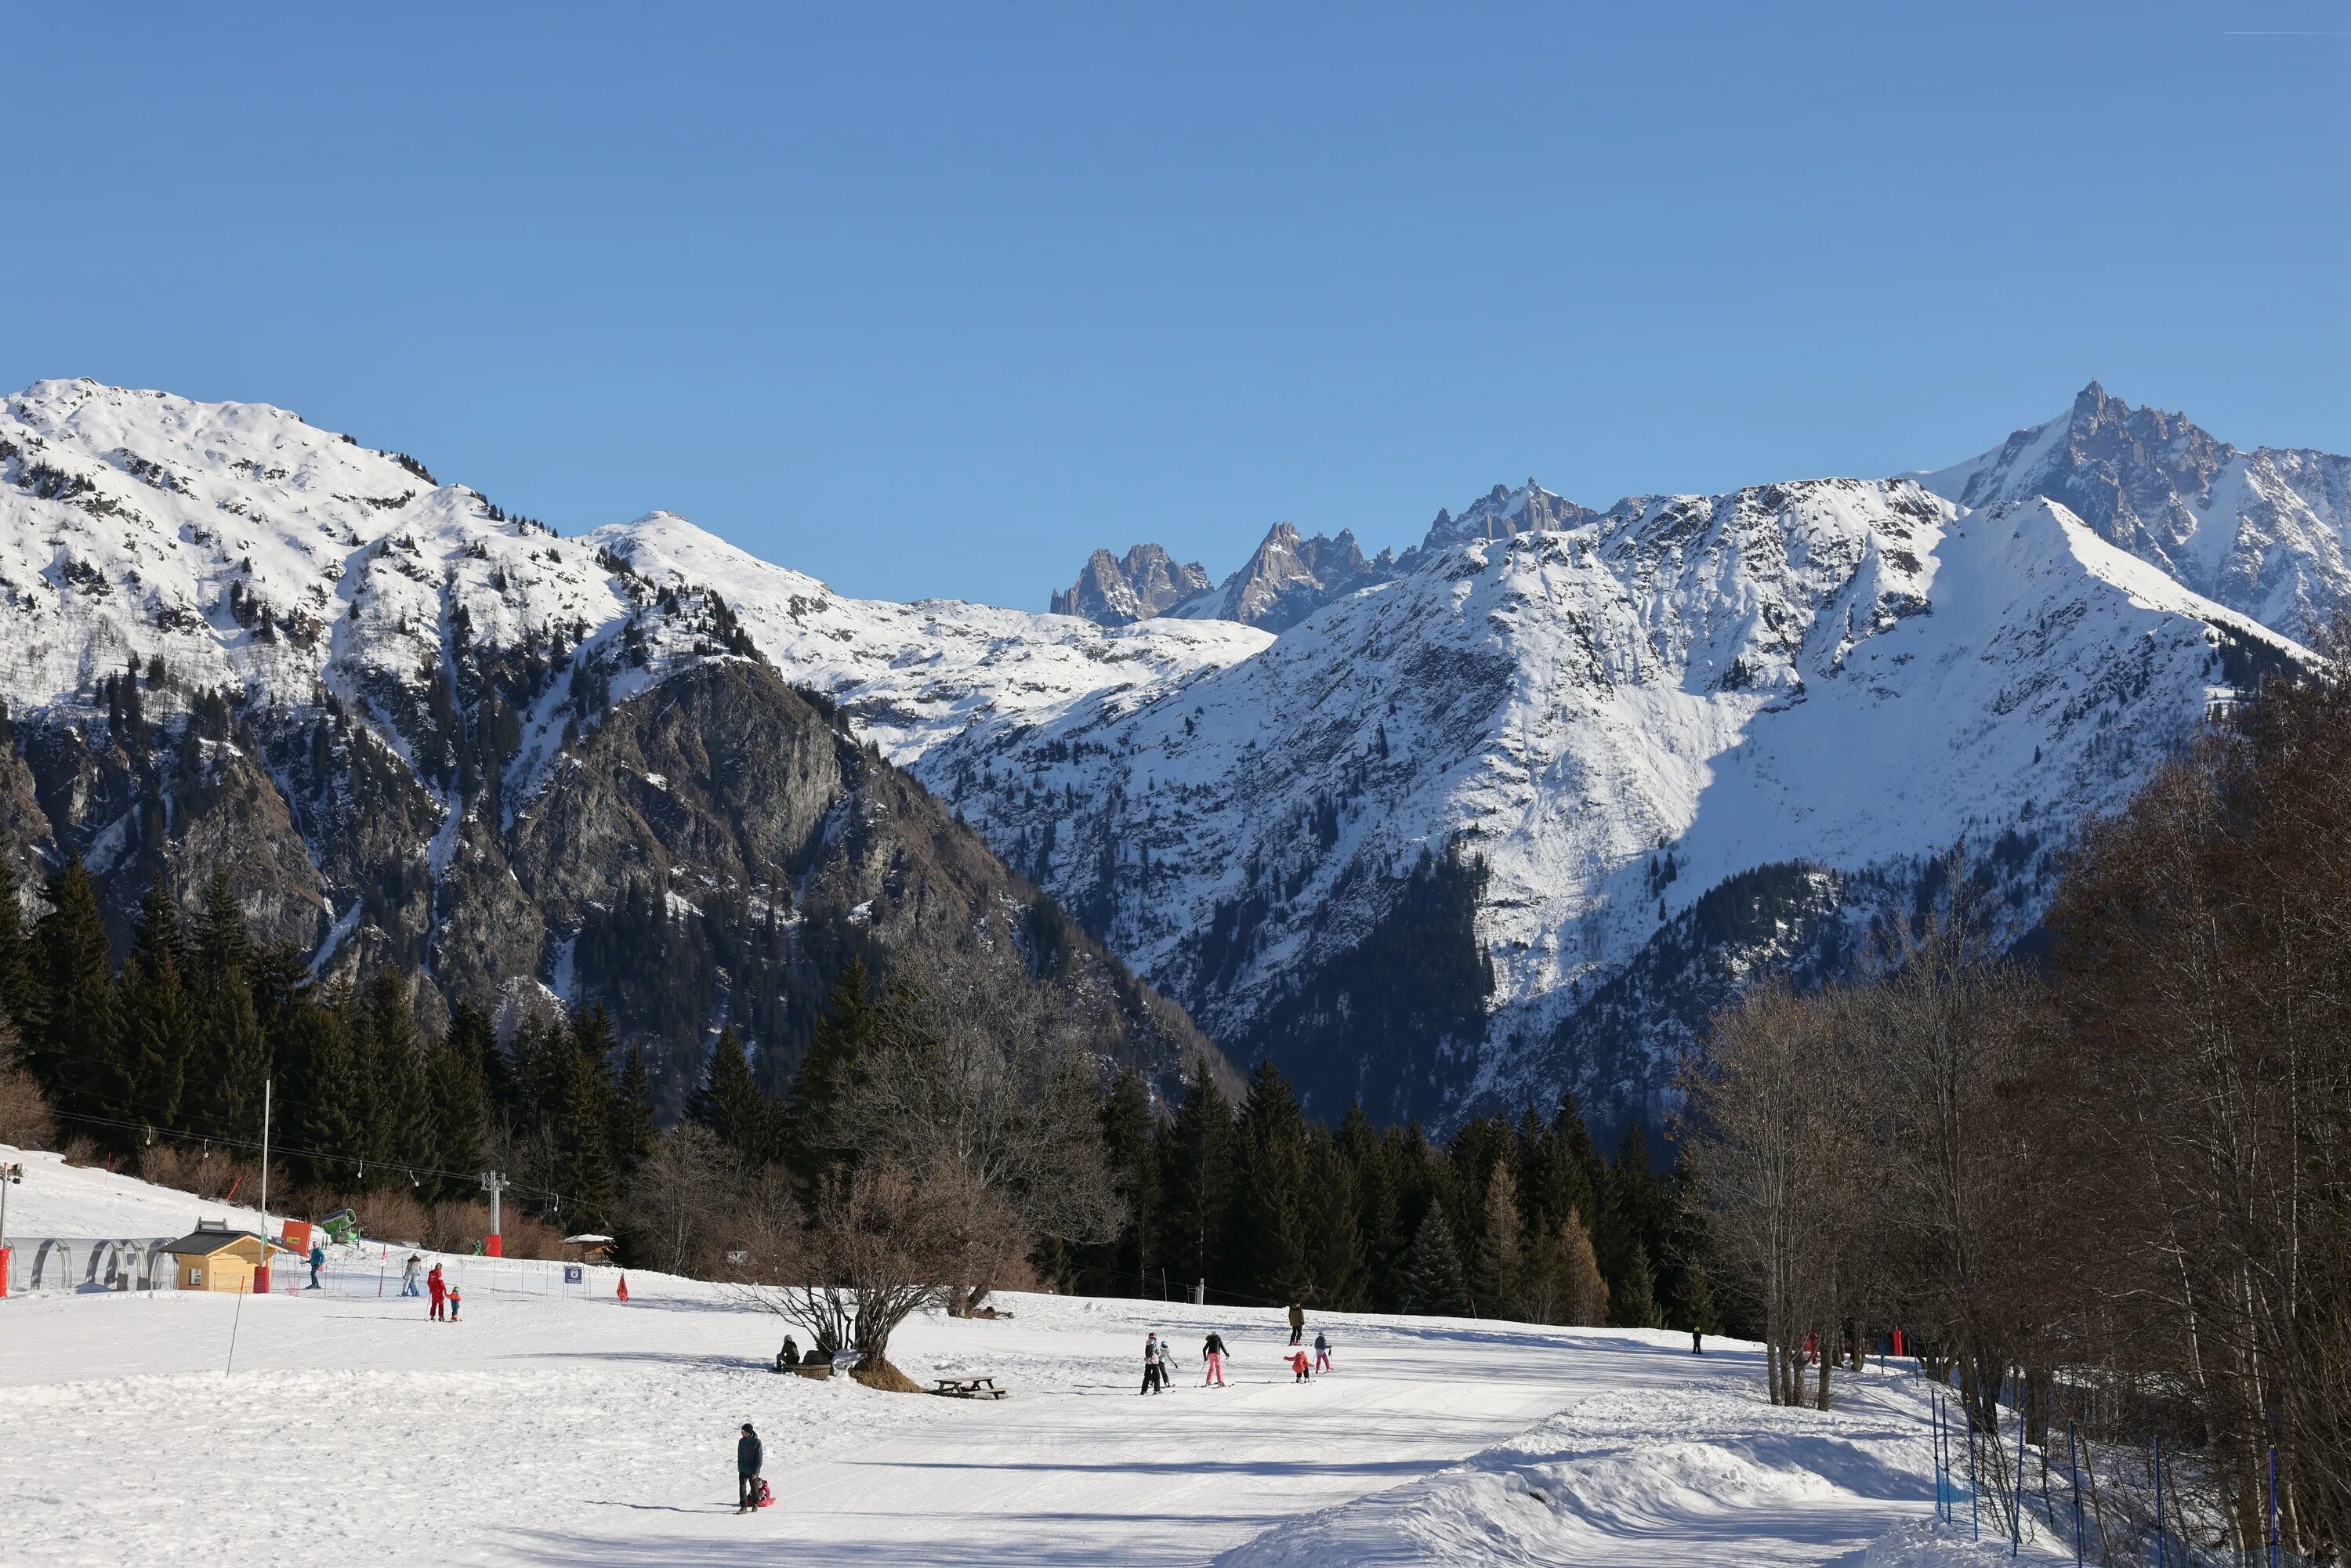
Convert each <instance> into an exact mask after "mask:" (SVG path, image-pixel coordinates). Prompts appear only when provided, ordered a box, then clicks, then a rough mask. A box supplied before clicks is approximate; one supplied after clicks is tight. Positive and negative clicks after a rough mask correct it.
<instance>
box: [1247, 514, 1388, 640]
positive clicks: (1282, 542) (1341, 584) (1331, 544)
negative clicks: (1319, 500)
mask: <svg viewBox="0 0 2351 1568" xmlns="http://www.w3.org/2000/svg"><path fill="white" fill-rule="evenodd" d="M1393 564H1394V562H1393V559H1392V558H1391V556H1390V555H1389V553H1388V552H1387V551H1385V550H1383V551H1381V552H1380V554H1379V555H1378V556H1376V557H1374V558H1371V559H1365V557H1364V550H1363V547H1362V546H1361V545H1359V544H1357V543H1356V542H1355V535H1354V530H1353V529H1352V528H1342V529H1340V530H1339V533H1338V537H1337V538H1331V537H1328V536H1326V535H1323V534H1316V535H1315V536H1314V537H1313V538H1301V537H1300V535H1299V532H1298V527H1297V525H1296V524H1294V523H1276V524H1274V525H1273V527H1272V528H1270V529H1268V530H1267V531H1266V536H1265V539H1264V541H1263V542H1262V543H1260V544H1259V546H1258V547H1257V549H1256V550H1255V551H1254V552H1252V553H1251V554H1250V556H1249V562H1248V564H1247V565H1245V566H1243V567H1242V568H1241V569H1240V570H1238V571H1237V572H1235V573H1234V574H1233V575H1232V576H1231V577H1229V578H1227V579H1226V580H1225V583H1224V588H1223V591H1222V592H1221V593H1220V594H1219V596H1218V597H1219V600H1220V601H1221V602H1220V606H1219V608H1220V612H1221V613H1222V615H1223V618H1224V619H1225V620H1228V621H1238V622H1242V623H1243V624H1245V625H1249V626H1261V627H1263V628H1265V629H1266V630H1267V631H1269V632H1280V631H1281V630H1283V629H1284V628H1287V627H1290V626H1295V625H1296V624H1297V623H1298V622H1301V621H1303V620H1305V619H1306V618H1307V617H1308V616H1309V615H1311V614H1313V613H1314V612H1316V611H1317V610H1320V609H1322V606H1324V605H1325V604H1328V603H1330V602H1331V601H1332V600H1334V599H1338V598H1342V597H1343V596H1344V595H1346V594H1350V593H1353V592H1354V591H1356V590H1357V589H1360V588H1367V587H1369V586H1371V585H1372V584H1373V583H1375V582H1384V581H1385V580H1387V579H1388V577H1389V575H1390V571H1389V569H1390V567H1391V566H1392V565H1393Z"/></svg>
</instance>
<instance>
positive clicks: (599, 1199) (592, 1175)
mask: <svg viewBox="0 0 2351 1568" xmlns="http://www.w3.org/2000/svg"><path fill="white" fill-rule="evenodd" d="M611 1050H612V1026H611V1019H609V1018H608V1017H607V1016H606V1015H605V1012H604V1009H601V1008H593V1007H591V1008H586V1009H581V1010H580V1012H578V1013H576V1014H574V1015H573V1016H572V1020H571V1029H570V1030H569V1032H568V1034H566V1035H565V1036H563V1037H561V1039H560V1041H559V1045H558V1046H557V1047H556V1049H555V1051H554V1057H553V1060H554V1064H555V1067H556V1074H557V1077H556V1083H555V1085H554V1098H555V1105H554V1114H553V1117H552V1118H551V1126H550V1132H551V1133H552V1134H553V1136H552V1143H553V1145H554V1155H555V1159H554V1174H555V1185H556V1190H557V1192H558V1193H559V1195H560V1197H561V1199H562V1201H563V1204H564V1209H563V1214H564V1217H565V1220H564V1222H565V1223H566V1224H569V1225H571V1226H573V1227H575V1228H579V1229H581V1230H603V1229H608V1228H610V1226H611V1223H612V1208H613V1199H614V1197H615V1191H614V1186H613V1182H612V1161H611V1139H612V1075H611V1071H609V1070H608V1068H607V1067H606V1065H605V1064H606V1062H607V1061H608V1060H609V1059H610V1057H611Z"/></svg>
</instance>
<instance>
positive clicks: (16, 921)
mask: <svg viewBox="0 0 2351 1568" xmlns="http://www.w3.org/2000/svg"><path fill="white" fill-rule="evenodd" d="M5 706H6V705H5V704H0V713H5ZM0 723H5V720H0ZM26 948H27V944H26V940H25V908H24V905H23V904H20V903H18V902H17V898H16V883H15V881H14V880H13V879H12V878H11V877H10V876H9V875H8V873H6V871H5V869H0V1017H5V1018H6V1019H8V1020H9V1022H11V1023H14V1024H17V1025H19V1026H22V1025H24V1024H26V1023H27V1022H28V1021H29V1020H30V1019H31V1016H32V1009H31V1005H30V1003H31V998H32V990H31V984H30V976H29V974H28V973H27V967H28V966H29V965H30V963H31V961H32V959H31V955H30V954H29V953H28V952H27V950H26Z"/></svg>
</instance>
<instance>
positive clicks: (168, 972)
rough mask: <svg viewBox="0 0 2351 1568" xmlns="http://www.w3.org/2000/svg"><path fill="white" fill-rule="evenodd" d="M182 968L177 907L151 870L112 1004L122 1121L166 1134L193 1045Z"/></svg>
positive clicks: (174, 1120)
mask: <svg viewBox="0 0 2351 1568" xmlns="http://www.w3.org/2000/svg"><path fill="white" fill-rule="evenodd" d="M186 968H187V945H186V942H185V938H184V934H183V931H182V929H181V925H180V907H179V905H178V904H176V903H175V902H174V901H173V900H172V893H171V890H170V889H169V888H168V887H166V886H164V884H163V875H162V873H161V872H158V873H156V874H155V879H154V881H153V883H151V884H150V885H149V887H148V889H147V895H146V897H145V898H143V899H141V901H140V904H139V918H138V920H137V922H136V923H135V924H134V925H132V927H131V957H130V960H129V961H128V962H127V963H125V964H124V965H123V967H122V983H121V986H120V989H119V991H118V992H117V994H116V998H115V1005H116V1009H117V1011H118V1013H119V1023H118V1027H119V1028H120V1031H121V1033H120V1042H119V1045H118V1048H117V1049H118V1054H119V1057H120V1063H121V1070H122V1071H123V1072H124V1073H125V1074H126V1075H127V1076H128V1078H129V1079H130V1082H131V1111H130V1119H131V1120H132V1121H137V1122H143V1123H145V1124H147V1126H148V1127H149V1128H151V1129H153V1128H159V1127H160V1128H162V1129H163V1130H164V1132H165V1133H166V1134H169V1133H171V1132H172V1130H174V1129H176V1128H177V1127H178V1126H179V1125H180V1100H181V1093H182V1089H183V1084H184V1083H185V1082H186V1079H187V1072H188V1064H189V1060H190V1058H191V1057H192V1056H193V1054H194V1047H195V1037H196V1010H195V1008H194V1006H193V1002H192V1001H191V999H190V998H189V995H188V990H187V987H186V985H185V984H184V983H183V980H182V978H181V977H182V975H183V972H184V971H185V969H186Z"/></svg>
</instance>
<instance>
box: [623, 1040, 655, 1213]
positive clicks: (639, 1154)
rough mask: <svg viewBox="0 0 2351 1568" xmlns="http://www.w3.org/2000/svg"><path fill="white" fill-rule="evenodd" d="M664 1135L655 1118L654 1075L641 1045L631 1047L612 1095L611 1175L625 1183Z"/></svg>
mask: <svg viewBox="0 0 2351 1568" xmlns="http://www.w3.org/2000/svg"><path fill="white" fill-rule="evenodd" d="M660 1134H661V1128H660V1125H659V1124H658V1123H657V1122H656V1121H655V1120H654V1117H653V1074H652V1072H651V1071H648V1070H647V1069H646V1067H645V1053H644V1050H643V1047H641V1046H631V1047H630V1048H629V1054H628V1056H627V1058H626V1059H625V1060H624V1061H622V1064H621V1082H620V1087H619V1088H618V1090H616V1091H615V1092H614V1093H613V1095H612V1175H613V1179H614V1180H615V1181H617V1182H619V1183H620V1185H622V1186H627V1185H628V1184H629V1181H630V1179H631V1178H632V1177H633V1176H635V1175H636V1174H637V1167H638V1166H642V1165H643V1164H644V1163H645V1156H646V1155H650V1154H652V1153H653V1140H654V1139H655V1138H657V1137H659V1136H660Z"/></svg>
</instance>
